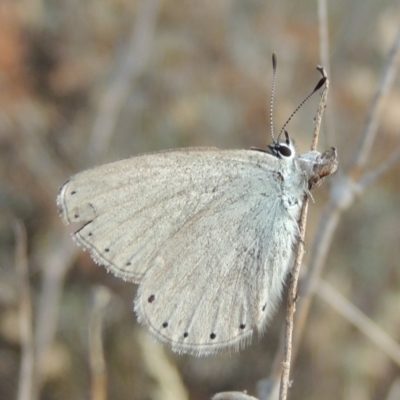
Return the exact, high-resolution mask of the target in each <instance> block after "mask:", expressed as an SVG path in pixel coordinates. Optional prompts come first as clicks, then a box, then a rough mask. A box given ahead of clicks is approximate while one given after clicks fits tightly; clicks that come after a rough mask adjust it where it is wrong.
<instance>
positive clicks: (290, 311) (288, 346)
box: [279, 198, 308, 400]
mask: <svg viewBox="0 0 400 400" xmlns="http://www.w3.org/2000/svg"><path fill="white" fill-rule="evenodd" d="M307 211H308V198H306V199H305V201H304V203H303V208H302V210H301V217H300V237H301V238H304V236H305V232H306V220H307ZM303 256H304V244H303V240H300V241H299V245H298V249H297V255H296V260H295V263H294V267H293V270H292V272H291V274H290V280H289V294H288V300H287V306H286V318H285V347H284V359H283V362H282V375H281V383H280V388H279V400H286V398H287V392H288V389H289V386H290V377H289V374H290V362H291V356H292V336H293V318H294V312H295V310H296V301H297V284H298V279H299V272H300V266H301V262H302V260H303Z"/></svg>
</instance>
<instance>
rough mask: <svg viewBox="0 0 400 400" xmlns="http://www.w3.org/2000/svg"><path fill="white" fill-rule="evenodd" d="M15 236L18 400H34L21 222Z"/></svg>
mask: <svg viewBox="0 0 400 400" xmlns="http://www.w3.org/2000/svg"><path fill="white" fill-rule="evenodd" d="M14 234H15V243H16V246H15V267H16V272H17V278H18V294H19V328H20V335H21V345H22V355H21V365H20V371H19V382H18V394H17V399H18V400H36V399H37V387H36V383H35V379H34V377H35V372H34V371H35V351H34V345H33V331H32V302H31V290H30V284H29V269H28V260H27V239H26V230H25V226H24V225H23V223H22V222H21V221H16V222H15V225H14Z"/></svg>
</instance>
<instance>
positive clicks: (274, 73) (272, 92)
mask: <svg viewBox="0 0 400 400" xmlns="http://www.w3.org/2000/svg"><path fill="white" fill-rule="evenodd" d="M277 62H278V60H277V58H276V54H275V53H273V54H272V88H271V102H270V105H269V124H270V128H271V138H272V141H273V142H275V137H274V119H273V115H274V97H275V81H276V67H277Z"/></svg>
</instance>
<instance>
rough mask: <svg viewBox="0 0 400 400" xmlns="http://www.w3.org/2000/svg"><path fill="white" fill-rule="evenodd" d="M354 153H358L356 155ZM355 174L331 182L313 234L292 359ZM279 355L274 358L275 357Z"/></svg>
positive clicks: (353, 191)
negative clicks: (326, 201) (329, 197)
mask: <svg viewBox="0 0 400 400" xmlns="http://www.w3.org/2000/svg"><path fill="white" fill-rule="evenodd" d="M398 41H399V36H398V37H397V38H396V39H395V43H394V45H393V46H392V49H391V50H390V52H389V55H388V59H387V62H386V64H385V66H384V68H383V73H382V78H381V84H380V89H378V91H377V93H379V95H380V96H382V95H383V94H384V93H387V91H388V88H389V84H388V82H390V83H392V82H393V79H392V78H391V79H389V78H385V76H384V73H386V74H389V75H391V76H393V75H394V66H395V65H396V62H395V60H396V58H397V55H396V54H394V51H393V49H396V53H397V54H398V53H399V46H398ZM382 85H383V86H385V88H384V89H383V88H382ZM378 97H379V96H378V95H376V96H375V101H374V105H373V107H371V111H370V113H369V116H368V117H367V123H366V125H365V129H364V130H363V133H362V134H361V137H362V139H360V141H359V145H360V144H361V143H369V141H370V138H367V137H366V136H367V135H370V136H374V135H375V131H376V129H375V128H374V127H373V125H375V124H376V121H377V115H378V114H379V113H378V111H377V109H378V108H379V107H378V103H379V104H380V103H381V101H382V100H379V99H378ZM372 115H374V116H375V117H374V118H372V117H371V116H372ZM371 125H372V126H371ZM363 148H364V150H363V151H362V152H359V154H360V159H364V157H366V154H367V153H366V152H367V151H368V155H369V152H370V151H371V146H370V145H368V146H367V145H366V144H364V146H363ZM355 154H358V153H357V152H355ZM394 157H397V156H396V155H395V154H394V155H393V158H394ZM354 165H360V166H361V163H358V164H357V162H355V163H354ZM390 165H391V164H390ZM353 171H354V169H353ZM358 174H359V173H358ZM358 174H354V172H353V173H349V174H348V175H346V176H345V175H343V174H342V175H339V176H337V177H336V179H333V184H332V190H331V199H330V201H329V203H328V204H327V205H326V207H325V209H324V210H323V212H322V215H321V218H320V222H319V225H318V227H317V230H316V233H315V235H314V241H313V244H312V246H311V251H310V259H309V266H308V269H307V274H306V276H305V277H304V280H303V281H302V282H301V285H300V290H299V295H300V299H301V301H300V302H299V305H298V307H297V312H296V315H295V325H296V329H295V331H294V337H293V354H294V355H293V357H295V355H296V353H297V351H298V349H299V344H300V341H301V337H302V333H303V331H304V327H305V324H306V321H307V318H308V315H309V310H310V306H311V302H312V298H313V293H314V291H315V288H316V286H317V283H318V281H319V277H320V276H321V273H322V269H323V266H324V265H325V261H326V258H327V255H328V251H329V249H330V247H331V244H332V241H333V237H334V234H335V232H336V229H337V227H338V225H339V223H340V220H341V216H342V214H343V212H344V211H345V210H347V209H348V208H349V207H350V206H351V205H352V204H353V203H354V201H355V200H356V198H357V195H358V194H359V188H360V183H358V182H355V181H354V180H353V178H354V177H355V176H357V175H358ZM278 356H279V355H277V357H278Z"/></svg>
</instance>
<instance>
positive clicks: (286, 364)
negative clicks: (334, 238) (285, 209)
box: [279, 79, 329, 400]
mask: <svg viewBox="0 0 400 400" xmlns="http://www.w3.org/2000/svg"><path fill="white" fill-rule="evenodd" d="M328 90H329V80H328V79H326V82H325V88H324V91H323V93H322V96H321V100H320V102H319V106H318V111H317V116H316V118H315V128H314V135H313V140H312V145H311V150H315V149H316V147H317V143H318V135H319V132H320V129H321V121H322V114H323V112H324V109H325V106H326V100H327V96H328ZM307 211H308V197H306V198H305V200H304V203H303V207H302V210H301V215H300V223H299V229H300V240H299V244H298V248H297V254H296V259H295V262H294V266H293V269H292V272H291V274H290V280H289V290H288V300H287V307H286V318H285V345H284V357H283V362H282V375H281V382H280V389H279V400H286V398H287V392H288V389H289V385H290V362H291V357H292V337H293V324H294V313H295V310H296V302H297V286H298V280H299V273H300V266H301V263H302V260H303V256H304V237H305V233H306V224H307Z"/></svg>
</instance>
